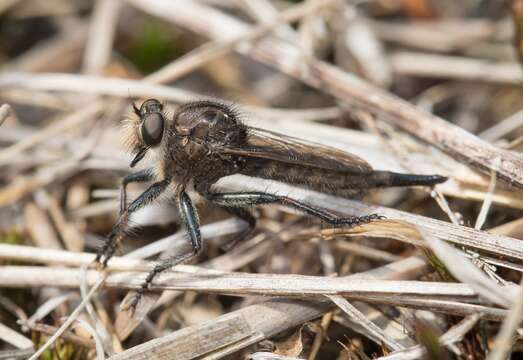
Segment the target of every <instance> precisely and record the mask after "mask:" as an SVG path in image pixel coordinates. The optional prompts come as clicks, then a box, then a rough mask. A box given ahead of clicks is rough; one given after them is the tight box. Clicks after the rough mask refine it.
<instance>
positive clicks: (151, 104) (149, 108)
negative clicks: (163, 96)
mask: <svg viewBox="0 0 523 360" xmlns="http://www.w3.org/2000/svg"><path fill="white" fill-rule="evenodd" d="M162 110H163V105H162V103H161V102H159V101H158V100H156V99H148V100H145V101H144V102H143V104H142V106H140V116H141V117H142V118H143V117H144V116H145V115H148V114H153V113H157V112H162Z"/></svg>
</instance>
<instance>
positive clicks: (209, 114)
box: [202, 109, 229, 125]
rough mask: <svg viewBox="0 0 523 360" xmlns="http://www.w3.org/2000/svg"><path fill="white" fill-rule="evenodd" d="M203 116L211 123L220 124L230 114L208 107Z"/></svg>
mask: <svg viewBox="0 0 523 360" xmlns="http://www.w3.org/2000/svg"><path fill="white" fill-rule="evenodd" d="M202 117H203V118H204V119H205V121H207V122H208V123H210V124H213V125H214V124H218V123H221V122H223V121H224V120H226V119H227V118H228V117H229V116H228V115H227V114H226V113H224V112H223V111H221V110H218V109H208V110H205V111H204V112H203V114H202Z"/></svg>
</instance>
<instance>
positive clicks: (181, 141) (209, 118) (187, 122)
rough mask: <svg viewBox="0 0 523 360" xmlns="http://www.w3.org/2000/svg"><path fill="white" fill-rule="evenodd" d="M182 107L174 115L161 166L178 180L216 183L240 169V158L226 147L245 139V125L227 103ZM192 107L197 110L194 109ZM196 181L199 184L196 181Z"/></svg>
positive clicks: (234, 145)
mask: <svg viewBox="0 0 523 360" xmlns="http://www.w3.org/2000/svg"><path fill="white" fill-rule="evenodd" d="M191 105H192V106H191V107H182V108H181V109H179V110H178V112H177V113H176V114H175V115H174V117H173V122H172V123H171V124H170V125H169V128H168V129H167V131H168V133H169V134H170V135H173V136H167V139H168V141H167V143H166V144H165V146H164V150H163V161H162V164H161V167H162V169H163V172H164V173H165V174H167V175H171V176H173V177H174V179H175V181H176V182H177V183H178V184H187V183H188V182H189V181H190V180H191V179H194V180H195V183H197V182H206V183H213V182H215V181H217V180H218V179H219V178H221V177H223V176H227V175H232V174H235V173H237V172H239V171H240V170H241V164H242V161H241V158H240V157H239V156H237V155H230V154H224V153H223V151H221V150H222V149H223V148H224V147H225V148H227V147H229V146H231V147H238V146H241V144H243V143H244V142H245V139H246V129H245V127H244V126H243V125H242V124H241V123H240V122H239V120H238V119H237V117H236V116H234V115H233V114H229V112H230V111H231V110H230V109H229V108H227V107H225V106H224V107H221V106H220V105H217V104H215V103H206V102H201V103H198V104H191ZM193 107H195V108H197V109H198V111H194V109H193ZM196 185H197V184H196Z"/></svg>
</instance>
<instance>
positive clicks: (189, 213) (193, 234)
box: [129, 191, 202, 311]
mask: <svg viewBox="0 0 523 360" xmlns="http://www.w3.org/2000/svg"><path fill="white" fill-rule="evenodd" d="M177 201H178V208H179V211H180V216H181V218H182V220H183V222H184V224H185V227H186V230H187V233H188V235H189V240H190V241H191V246H192V251H191V252H190V253H187V254H182V255H176V256H174V257H172V258H170V259H166V260H164V261H163V262H161V263H160V264H158V265H156V266H155V267H154V268H153V270H151V272H149V274H148V275H147V278H146V279H145V281H144V282H143V284H142V286H141V287H140V288H139V289H138V291H137V292H136V295H135V296H134V298H133V299H132V300H131V302H130V303H129V307H130V308H131V310H133V311H134V309H135V308H136V305H138V302H139V301H140V299H141V298H142V296H143V294H144V292H145V291H146V290H147V289H148V288H149V286H150V285H151V283H152V282H153V280H154V278H155V277H156V276H157V275H158V274H160V273H161V272H163V271H165V270H168V269H170V268H172V267H173V266H176V265H178V264H180V263H182V262H184V261H186V260H189V259H190V258H192V257H194V256H196V255H197V254H198V253H199V252H200V250H201V249H202V238H201V234H200V222H199V220H198V214H197V213H196V209H195V208H194V205H193V204H192V201H191V199H190V198H189V196H188V195H187V193H186V192H185V191H180V192H179V193H178V195H177Z"/></svg>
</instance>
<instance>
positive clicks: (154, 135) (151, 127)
mask: <svg viewBox="0 0 523 360" xmlns="http://www.w3.org/2000/svg"><path fill="white" fill-rule="evenodd" d="M163 126H164V119H163V116H162V114H161V113H158V112H155V113H152V114H148V115H147V116H145V117H144V120H143V123H142V139H143V141H144V142H145V144H146V145H147V146H155V145H158V144H159V143H160V141H162V135H163Z"/></svg>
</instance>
